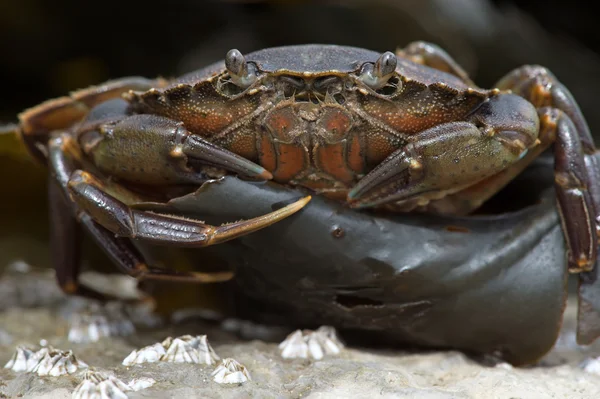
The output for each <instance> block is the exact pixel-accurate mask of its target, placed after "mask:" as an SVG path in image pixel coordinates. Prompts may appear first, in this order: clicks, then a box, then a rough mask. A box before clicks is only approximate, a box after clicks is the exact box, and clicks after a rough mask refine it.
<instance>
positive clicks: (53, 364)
mask: <svg viewBox="0 0 600 399" xmlns="http://www.w3.org/2000/svg"><path fill="white" fill-rule="evenodd" d="M42 351H45V353H44V356H43V357H42V358H41V359H40V361H39V363H38V364H37V365H35V366H34V367H33V368H32V369H31V370H28V371H30V372H32V373H37V374H38V375H40V376H44V375H49V376H53V377H58V376H59V375H64V374H73V373H74V372H76V371H77V370H78V369H80V368H85V367H88V365H87V364H85V363H84V362H82V361H80V360H78V359H77V358H76V357H75V355H74V354H73V352H72V351H70V350H69V351H61V350H58V349H54V348H42V349H40V352H42Z"/></svg>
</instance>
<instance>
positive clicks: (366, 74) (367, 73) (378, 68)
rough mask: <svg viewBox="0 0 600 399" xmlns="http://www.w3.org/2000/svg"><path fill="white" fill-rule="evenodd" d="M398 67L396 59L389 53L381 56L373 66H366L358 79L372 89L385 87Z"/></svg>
mask: <svg viewBox="0 0 600 399" xmlns="http://www.w3.org/2000/svg"><path fill="white" fill-rule="evenodd" d="M396 65H398V58H396V56H395V55H394V53H392V52H391V51H386V52H385V53H383V54H381V57H379V59H378V60H377V61H376V62H375V64H374V65H373V64H367V65H365V67H364V68H363V70H362V73H361V76H360V79H361V80H362V81H363V82H364V83H365V84H367V85H368V86H369V87H371V88H372V89H375V90H377V89H381V88H382V87H383V86H385V85H386V84H387V82H388V80H389V79H390V78H391V77H392V74H393V73H394V71H395V70H396Z"/></svg>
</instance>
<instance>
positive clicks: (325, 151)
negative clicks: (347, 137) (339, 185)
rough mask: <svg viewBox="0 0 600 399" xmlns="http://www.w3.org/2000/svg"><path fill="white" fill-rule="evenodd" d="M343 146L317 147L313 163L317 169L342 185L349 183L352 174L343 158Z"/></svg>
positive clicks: (351, 179) (352, 177) (352, 176)
mask: <svg viewBox="0 0 600 399" xmlns="http://www.w3.org/2000/svg"><path fill="white" fill-rule="evenodd" d="M344 147H345V146H344V144H343V143H339V144H330V145H322V146H318V147H317V148H316V149H315V150H316V151H315V161H316V163H317V164H318V165H319V168H320V169H321V170H322V171H323V172H325V173H327V174H329V175H331V176H332V177H334V178H335V179H336V180H338V181H340V182H343V183H351V182H352V181H353V180H354V173H352V171H351V170H350V169H348V165H347V164H346V160H345V158H344Z"/></svg>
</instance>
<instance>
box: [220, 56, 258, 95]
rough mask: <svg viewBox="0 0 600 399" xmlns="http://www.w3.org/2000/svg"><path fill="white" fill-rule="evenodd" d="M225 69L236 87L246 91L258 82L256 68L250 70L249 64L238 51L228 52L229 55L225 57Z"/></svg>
mask: <svg viewBox="0 0 600 399" xmlns="http://www.w3.org/2000/svg"><path fill="white" fill-rule="evenodd" d="M225 67H226V68H227V71H228V72H229V76H230V77H231V81H232V82H233V83H234V84H235V85H236V86H239V87H242V88H244V89H245V88H247V87H249V86H250V85H251V84H252V83H254V82H255V81H256V73H254V68H248V63H247V62H246V60H245V59H244V56H243V55H242V53H240V51H239V50H237V49H232V50H229V51H228V52H227V55H226V56H225ZM251 69H252V70H251Z"/></svg>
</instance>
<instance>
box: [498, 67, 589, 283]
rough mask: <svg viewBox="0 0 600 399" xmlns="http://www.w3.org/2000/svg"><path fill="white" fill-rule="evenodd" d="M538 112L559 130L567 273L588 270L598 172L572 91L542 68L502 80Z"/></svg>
mask: <svg viewBox="0 0 600 399" xmlns="http://www.w3.org/2000/svg"><path fill="white" fill-rule="evenodd" d="M497 86H498V88H500V89H510V90H512V91H513V92H514V93H516V94H519V95H520V96H522V97H524V98H526V99H528V100H529V101H530V102H531V103H532V104H533V105H534V106H536V107H538V108H539V109H540V118H541V120H542V123H545V124H547V125H550V126H556V130H557V145H556V147H555V166H554V169H555V176H556V178H555V182H556V183H555V186H556V191H557V199H558V206H559V211H560V214H561V220H562V223H563V230H564V232H565V235H566V237H567V244H568V248H569V252H568V257H569V258H568V259H569V270H570V271H571V272H575V273H576V272H582V271H590V270H591V269H592V268H593V266H594V263H595V261H596V254H597V248H596V247H597V229H598V216H599V212H600V179H599V178H600V169H599V167H598V162H597V159H596V158H595V154H596V148H595V146H594V141H593V139H592V135H591V133H590V129H589V127H588V125H587V123H586V121H585V118H584V117H583V114H582V113H581V110H580V109H579V106H578V105H577V103H576V102H575V99H574V98H573V96H572V95H571V93H570V92H569V91H568V90H567V88H565V86H563V85H562V84H561V83H560V82H559V81H558V79H556V77H555V76H554V75H552V73H550V71H548V70H547V69H546V68H544V67H541V66H529V65H528V66H524V67H521V68H517V69H515V70H514V71H512V72H511V73H509V74H508V75H506V76H505V77H504V78H502V79H501V80H500V81H499V82H498V85H497Z"/></svg>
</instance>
